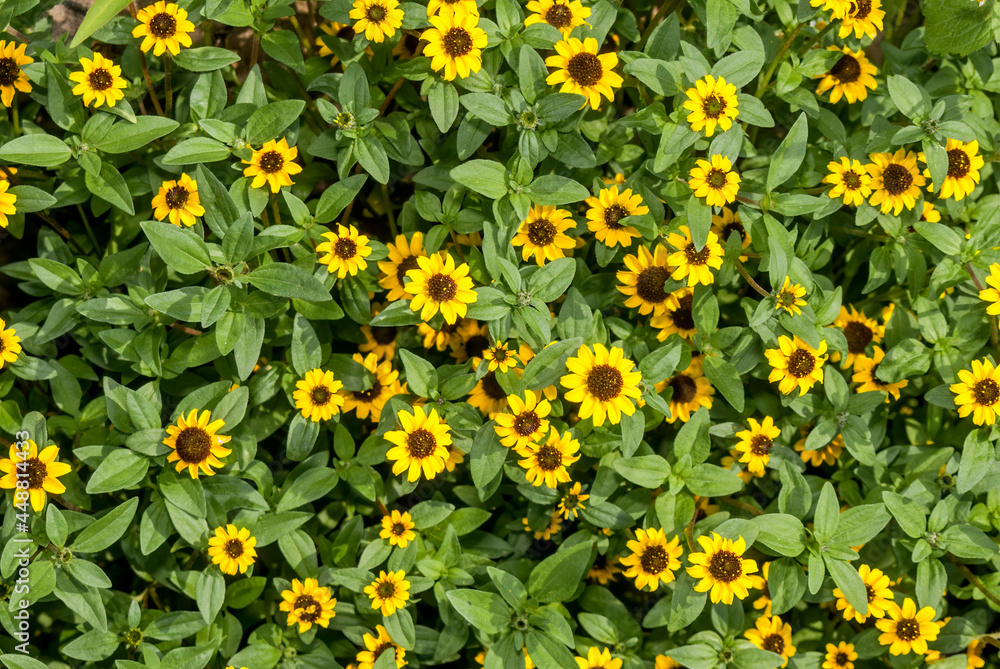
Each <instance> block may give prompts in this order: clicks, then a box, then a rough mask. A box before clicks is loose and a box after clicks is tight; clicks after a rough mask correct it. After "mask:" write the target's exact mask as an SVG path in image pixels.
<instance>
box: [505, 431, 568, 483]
mask: <svg viewBox="0 0 1000 669" xmlns="http://www.w3.org/2000/svg"><path fill="white" fill-rule="evenodd" d="M579 450H580V442H579V441H577V440H576V439H574V438H573V435H571V434H570V433H569V432H563V433H562V434H561V435H560V434H559V431H558V430H556V429H555V428H554V427H553V428H550V431H549V438H548V440H547V441H546V442H545V443H544V444H537V443H531V444H528V445H527V446H523V447H521V448H520V449H518V450H517V453H518V455H520V456H521V457H522V458H523V459H521V460H518V461H517V463H518V464H519V465H521V466H522V467H524V468H525V469H527V470H528V471H527V472H526V473H525V476H526V477H527V479H528V482H529V483H531V485H533V486H540V485H542V484H543V483H544V484H545V485H546V486H548V487H549V488H555V487H557V486H558V485H559V484H560V483H569V481H570V477H569V472H568V471H566V467H568V466H569V465H571V464H573V463H574V462H576V461H577V460H579V459H580V456H579V455H578V454H577V452H578V451H579Z"/></svg>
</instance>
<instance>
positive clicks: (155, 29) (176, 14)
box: [132, 0, 194, 56]
mask: <svg viewBox="0 0 1000 669" xmlns="http://www.w3.org/2000/svg"><path fill="white" fill-rule="evenodd" d="M187 15H188V13H187V11H185V10H183V9H181V8H180V7H178V6H177V5H175V4H174V3H172V2H170V3H167V2H164V1H163V0H160V1H159V2H157V3H155V4H152V5H150V6H149V7H145V8H143V9H140V10H139V11H138V12H137V13H136V15H135V18H137V19H138V20H139V25H137V26H136V27H135V29H133V30H132V37H142V38H143V40H142V44H140V45H139V48H140V49H142V50H143V52H145V53H149V50H150V49H152V50H153V55H154V56H162V55H163V52H164V51H169V52H170V53H171V54H173V55H175V56H176V55H177V54H179V53H180V52H181V47H182V46H191V35H190V33H192V32H194V24H193V23H191V22H190V21H188V18H187Z"/></svg>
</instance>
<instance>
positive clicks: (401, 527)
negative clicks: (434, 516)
mask: <svg viewBox="0 0 1000 669" xmlns="http://www.w3.org/2000/svg"><path fill="white" fill-rule="evenodd" d="M414 527H415V525H414V524H413V518H412V517H411V516H410V514H409V513H408V512H406V511H404V512H403V513H400V512H399V511H397V510H395V509H393V510H392V513H390V514H389V515H388V516H382V531H381V532H380V533H379V536H380V537H382V538H383V539H388V540H389V545H390V546H399V547H400V548H406V546H407V544H409V543H410V542H411V541H413V540H414V539H416V538H417V535H416V533H415V532H414V531H413V528H414Z"/></svg>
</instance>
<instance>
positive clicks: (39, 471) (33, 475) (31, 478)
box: [25, 458, 48, 490]
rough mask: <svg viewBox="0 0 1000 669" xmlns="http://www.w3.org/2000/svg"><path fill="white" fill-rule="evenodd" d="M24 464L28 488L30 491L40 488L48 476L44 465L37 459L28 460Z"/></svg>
mask: <svg viewBox="0 0 1000 669" xmlns="http://www.w3.org/2000/svg"><path fill="white" fill-rule="evenodd" d="M25 464H26V465H27V467H28V488H29V489H31V490H35V489H38V488H41V487H42V484H43V483H44V482H45V476H46V475H47V474H48V470H47V469H46V468H45V463H44V462H42V461H41V460H39V459H38V458H28V459H27V460H25Z"/></svg>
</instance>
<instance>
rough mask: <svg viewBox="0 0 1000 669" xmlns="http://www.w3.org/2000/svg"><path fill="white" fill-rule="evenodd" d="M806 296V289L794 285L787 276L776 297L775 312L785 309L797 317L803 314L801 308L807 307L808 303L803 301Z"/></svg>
mask: <svg viewBox="0 0 1000 669" xmlns="http://www.w3.org/2000/svg"><path fill="white" fill-rule="evenodd" d="M805 296H806V289H805V287H803V286H800V285H799V284H797V283H792V280H791V279H790V278H788V277H787V276H786V277H785V283H784V284H782V286H781V290H779V291H778V293H777V294H776V295H775V296H774V309H775V311H777V310H778V309H784V310H785V311H787V312H788V313H790V314H795V315H796V316H797V315H799V314H801V313H802V309H801V307H804V306H806V301H805V300H803V299H802V298H803V297H805Z"/></svg>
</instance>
